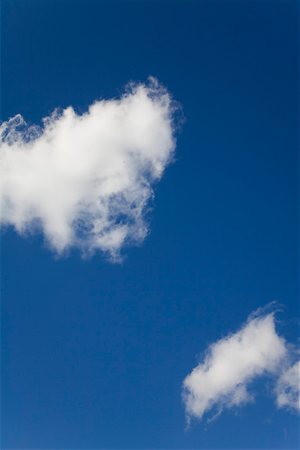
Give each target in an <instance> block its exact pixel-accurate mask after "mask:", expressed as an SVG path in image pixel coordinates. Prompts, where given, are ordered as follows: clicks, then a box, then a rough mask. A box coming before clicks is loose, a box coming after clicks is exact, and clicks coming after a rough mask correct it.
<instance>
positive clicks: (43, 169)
mask: <svg viewBox="0 0 300 450" xmlns="http://www.w3.org/2000/svg"><path fill="white" fill-rule="evenodd" d="M172 116H173V102H172V101H171V98H170V95H169V94H168V93H167V92H166V90H164V89H163V88H162V87H161V86H160V85H159V84H158V83H157V82H156V81H155V80H153V79H151V80H150V82H149V83H148V84H147V85H143V84H139V85H131V87H130V88H129V89H128V90H127V92H126V93H125V94H124V96H123V97H122V98H120V99H112V100H106V101H104V100H103V101H96V102H95V103H94V104H92V105H91V106H90V107H89V109H88V111H87V112H86V113H85V114H82V115H79V114H76V112H75V111H74V109H73V108H72V107H69V108H67V109H65V110H64V111H63V112H62V113H61V114H59V113H57V112H55V113H53V115H52V116H50V117H47V118H45V119H44V120H43V122H44V123H43V127H36V126H34V127H28V126H27V125H26V123H25V121H24V119H23V118H22V116H20V115H17V116H15V117H14V118H12V119H11V120H9V121H8V122H4V123H2V125H1V128H0V137H1V139H0V150H1V151H0V158H1V168H0V208H1V209H0V214H1V224H2V225H12V226H13V227H14V228H15V229H16V230H17V231H18V232H20V233H24V232H26V231H30V232H31V231H33V230H42V231H43V233H44V236H45V238H46V240H47V241H48V243H49V244H50V245H51V247H52V248H53V249H54V250H55V251H56V252H58V253H61V252H63V251H65V250H66V249H67V248H70V247H77V248H80V250H81V251H82V252H83V253H90V252H93V251H95V250H101V251H104V252H106V253H108V254H110V256H111V257H112V258H116V257H118V255H119V251H120V249H121V248H122V246H123V245H124V244H125V243H129V242H140V241H142V240H143V239H144V237H145V236H146V234H147V224H146V223H145V219H144V215H145V210H146V207H147V204H148V201H149V199H150V198H151V197H152V195H153V191H152V187H153V183H154V182H156V181H157V180H159V179H160V177H161V176H162V174H163V172H164V169H165V167H166V166H167V164H168V163H169V162H170V160H171V158H172V154H173V152H174V148H175V141H174V133H173V131H174V130H173V119H172Z"/></svg>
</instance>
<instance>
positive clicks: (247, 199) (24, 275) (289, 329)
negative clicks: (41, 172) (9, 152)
mask: <svg viewBox="0 0 300 450" xmlns="http://www.w3.org/2000/svg"><path fill="white" fill-rule="evenodd" d="M1 32H2V33H1V34H2V89H1V91H2V111H1V119H2V120H6V119H7V118H9V117H10V116H12V115H15V114H16V113H21V114H23V115H24V117H25V118H26V119H27V120H28V121H29V122H39V121H40V119H41V118H42V117H44V116H45V115H48V114H49V113H51V112H52V110H53V109H54V108H55V107H59V106H60V107H66V106H68V105H73V106H74V107H75V108H76V109H77V110H79V111H85V110H86V108H87V106H88V105H89V104H90V103H91V102H92V101H93V100H95V99H98V98H110V97H115V96H118V95H120V94H121V93H122V91H123V88H124V85H125V84H126V83H127V82H128V81H130V80H140V81H145V80H146V79H147V77H148V76H149V75H154V76H155V77H157V78H158V79H159V80H160V81H161V82H162V83H163V84H164V85H165V86H166V87H167V88H168V89H169V90H170V92H171V93H172V94H173V95H174V97H175V99H176V100H177V101H178V102H180V104H181V105H182V109H183V112H184V115H185V119H186V121H185V123H184V125H183V127H182V130H181V132H180V133H179V135H178V147H177V157H176V161H175V163H174V164H173V165H172V166H171V167H169V168H168V170H167V172H166V174H165V176H164V177H163V179H162V181H161V182H160V183H159V185H158V186H157V188H156V198H155V201H154V203H153V211H152V212H151V214H150V221H151V233H150V235H149V237H148V238H147V239H146V241H145V242H144V244H143V245H142V246H140V247H139V248H133V249H127V250H126V252H125V256H126V257H125V260H124V262H123V263H122V264H117V265H114V264H111V263H109V262H108V261H106V260H105V258H103V256H102V255H100V254H99V255H97V256H95V257H93V258H92V259H89V260H82V259H81V258H80V255H79V254H78V253H76V252H74V253H71V255H69V257H66V258H62V259H57V258H55V256H54V255H53V254H51V252H50V251H49V250H48V249H47V248H46V245H45V244H44V243H43V241H42V238H41V237H32V236H31V237H27V238H26V239H24V238H21V237H19V236H18V235H16V233H14V232H13V231H12V230H8V231H6V232H4V234H3V238H2V257H1V262H2V264H1V265H2V275H1V278H2V297H1V303H2V380H1V381H2V383H1V385H2V444H1V448H3V449H7V448H13V449H33V448H36V449H37V448H38V449H52V450H53V449H55V450H58V449H84V450H87V449H96V448H97V449H100V448H103V449H104V448H106V449H110V448H120V449H144V448H154V449H159V448H169V449H171V448H172V449H175V448H176V449H177V448H178V449H192V448H193V449H200V448H201V449H212V448H214V449H250V448H251V449H284V450H287V449H296V448H298V447H299V438H298V430H297V424H298V419H297V418H296V416H295V415H293V414H290V413H288V412H285V411H279V410H277V409H276V407H275V405H274V401H273V398H272V395H271V391H272V383H271V380H270V381H268V382H267V383H265V381H264V382H258V383H255V386H253V389H254V392H256V394H257V395H256V397H257V399H256V402H255V403H253V404H250V405H249V406H246V407H244V408H240V409H235V410H229V411H225V412H224V413H223V414H222V415H221V416H220V417H218V419H217V420H216V421H214V422H212V423H208V422H207V421H206V420H204V421H202V422H194V423H193V424H192V428H191V429H190V430H188V431H186V430H185V418H184V408H183V405H182V401H181V383H182V380H183V379H184V377H185V376H186V375H187V374H188V373H189V372H190V371H191V369H192V368H193V367H194V366H195V365H196V363H197V358H198V357H199V356H201V355H202V352H203V351H204V350H205V348H206V347H207V345H208V344H209V343H211V342H213V341H215V340H217V339H219V338H221V337H223V336H224V335H225V334H227V333H228V332H232V331H235V330H236V329H238V328H239V327H240V326H241V325H242V323H243V321H244V320H245V319H246V318H247V315H248V314H249V313H251V312H252V311H254V310H255V309H256V308H258V307H261V306H264V305H265V304H267V303H268V302H271V301H274V300H277V301H278V302H279V303H280V304H282V305H283V312H282V313H280V314H279V315H278V321H279V323H278V330H279V332H280V333H282V334H284V335H285V336H286V338H287V339H289V340H290V341H292V342H295V341H296V339H297V321H296V319H297V316H298V312H299V311H298V300H297V269H298V267H297V248H296V241H297V119H298V117H297V95H296V94H297V51H298V49H297V3H296V2H293V1H220V2H215V1H181V2H179V1H178V2H177V1H172V2H171V1H161V2H156V1H134V2H127V1H123V2H116V1H88V0H85V1H83V0H82V1H71V0H65V1H63V0H62V1H47V0H46V1H45V0H43V1H31V0H23V1H8V0H6V1H4V2H3V3H2V27H1Z"/></svg>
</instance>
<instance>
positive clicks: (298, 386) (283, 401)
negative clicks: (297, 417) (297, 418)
mask: <svg viewBox="0 0 300 450" xmlns="http://www.w3.org/2000/svg"><path fill="white" fill-rule="evenodd" d="M299 391H300V361H298V362H297V363H295V364H294V365H292V366H290V367H288V368H287V370H285V371H284V372H283V373H282V374H281V376H280V377H279V379H278V381H277V385H276V389H275V393H276V400H277V405H278V406H279V407H280V408H290V409H292V410H295V411H299V412H300V392H299Z"/></svg>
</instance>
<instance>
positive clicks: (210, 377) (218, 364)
mask: <svg viewBox="0 0 300 450" xmlns="http://www.w3.org/2000/svg"><path fill="white" fill-rule="evenodd" d="M287 356H288V349H287V346H286V343H285V341H284V339H283V338H281V337H279V336H278V335H277V333H276V330H275V324H274V315H273V314H272V313H271V314H268V315H259V316H256V317H253V316H252V318H250V319H249V320H248V322H247V323H246V324H245V325H244V326H243V327H242V328H241V329H240V330H239V331H238V332H237V333H235V334H232V335H229V336H227V337H225V338H223V339H221V340H219V341H217V342H216V343H214V344H212V345H211V346H210V347H209V348H208V351H207V353H206V356H205V358H204V361H203V362H201V363H200V364H199V365H198V366H197V367H195V368H194V369H193V371H192V372H191V373H190V374H189V375H188V376H187V377H186V378H185V380H184V382H183V400H184V403H185V408H186V414H187V418H188V420H190V418H191V417H193V416H194V417H196V418H202V416H203V415H204V413H205V412H207V411H208V410H210V409H211V408H215V409H217V411H218V412H220V411H222V409H223V408H230V407H232V406H238V405H242V404H244V403H247V402H249V401H251V400H252V399H253V397H252V395H251V393H250V392H249V391H248V386H249V383H250V382H251V381H252V380H253V379H254V378H256V377H257V376H259V375H263V374H267V373H272V374H276V373H278V371H279V370H280V366H281V364H283V363H285V361H286V359H287Z"/></svg>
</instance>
